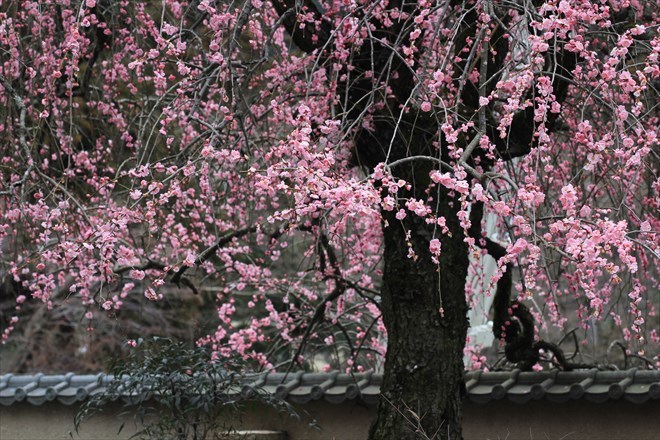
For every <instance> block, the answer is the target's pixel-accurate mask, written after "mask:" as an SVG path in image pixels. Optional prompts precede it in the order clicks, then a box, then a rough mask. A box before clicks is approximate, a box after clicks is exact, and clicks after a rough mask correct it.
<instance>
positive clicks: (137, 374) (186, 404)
mask: <svg viewBox="0 0 660 440" xmlns="http://www.w3.org/2000/svg"><path fill="white" fill-rule="evenodd" d="M137 344H138V345H137V347H136V349H135V350H133V351H132V353H131V354H130V356H129V359H128V360H125V359H122V360H118V361H115V363H114V365H113V366H112V368H111V375H112V376H114V379H112V380H111V381H109V382H108V383H107V384H105V391H103V392H102V393H99V394H95V395H93V396H91V397H90V398H89V399H88V401H87V402H85V403H84V404H83V405H82V406H81V408H80V409H79V411H78V413H77V414H76V416H75V420H74V424H75V428H76V432H78V431H79V428H80V426H81V424H82V423H83V422H84V421H85V420H87V419H88V418H90V417H91V416H93V415H94V414H96V413H98V412H101V411H102V410H103V408H104V407H106V406H107V405H108V404H110V403H112V402H114V401H117V400H118V399H123V401H124V402H125V403H124V411H123V412H122V415H123V416H126V415H132V416H133V419H134V421H135V424H136V426H137V427H138V429H139V430H138V432H137V433H136V434H135V435H134V436H132V437H131V438H148V439H195V440H197V439H200V440H201V439H215V438H221V435H222V433H223V432H227V431H231V430H232V423H233V422H235V421H237V420H240V416H241V414H242V413H243V411H244V410H245V406H246V405H247V404H255V403H256V404H263V405H267V406H269V407H272V408H275V409H277V410H279V411H281V412H285V413H287V414H288V415H289V416H293V417H296V418H298V417H299V416H298V414H297V413H296V412H295V410H294V409H293V407H292V406H291V405H289V404H288V403H287V402H285V401H283V400H280V399H277V398H276V397H275V396H273V395H271V394H269V393H267V392H265V391H264V390H261V389H258V388H257V389H254V390H253V391H254V392H250V393H249V394H250V396H249V397H247V398H246V397H245V396H243V395H242V394H241V389H242V387H243V385H244V384H245V383H246V382H249V378H248V377H247V375H246V374H245V373H244V371H245V370H246V369H247V365H246V363H245V361H243V360H242V359H241V358H238V357H236V358H228V359H222V361H218V360H214V359H212V357H211V352H210V350H208V349H207V348H206V347H195V348H187V347H186V346H185V345H184V344H183V343H177V342H173V341H172V340H170V339H166V338H157V337H155V338H152V339H149V340H142V339H140V340H138V341H137ZM123 427H124V424H122V425H121V427H120V428H119V431H120V432H121V430H122V429H123Z"/></svg>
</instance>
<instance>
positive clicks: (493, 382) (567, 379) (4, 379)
mask: <svg viewBox="0 0 660 440" xmlns="http://www.w3.org/2000/svg"><path fill="white" fill-rule="evenodd" d="M111 379H112V378H111V377H110V376H108V375H105V374H95V375H76V374H73V373H68V374H64V375H44V374H35V375H13V374H6V375H3V376H0V404H2V405H12V404H15V403H18V402H28V403H30V404H32V405H41V404H43V403H45V402H49V401H54V400H57V401H59V402H61V403H64V404H66V405H71V404H73V403H76V402H81V401H83V400H85V399H87V398H88V397H89V396H90V395H94V394H97V393H101V392H103V391H104V390H105V386H106V384H107V383H108V382H109V381H110V380H111ZM381 383H382V374H377V373H373V372H371V371H369V372H366V373H359V374H355V375H348V374H343V373H339V372H337V371H334V372H329V373H303V372H296V373H290V374H285V373H265V374H259V375H255V376H253V377H251V378H250V379H248V380H247V381H246V383H245V385H244V386H243V387H242V388H240V389H235V390H234V393H235V394H240V395H242V396H243V397H245V398H249V397H250V396H254V395H255V393H256V392H257V390H263V391H266V392H269V393H272V394H274V395H276V396H277V397H280V398H286V399H288V400H290V401H292V402H294V403H307V402H309V401H313V400H320V399H324V400H326V401H328V402H331V403H342V402H344V401H346V400H355V399H360V400H362V401H363V402H365V403H367V404H375V403H376V402H377V401H378V395H379V392H380V384H381ZM465 387H466V390H467V395H468V399H469V400H470V401H472V402H476V403H487V402H490V401H494V400H495V401H497V400H503V399H507V400H510V401H512V402H516V403H526V402H529V401H531V400H540V399H547V400H549V401H554V402H566V401H569V400H578V399H586V400H588V401H592V402H605V401H609V400H618V399H625V400H628V401H631V402H634V403H643V402H645V401H647V400H649V399H654V400H657V399H660V371H658V370H637V369H631V370H626V371H598V370H595V369H593V370H578V371H572V372H561V371H542V372H521V371H520V370H513V371H504V372H483V371H470V372H468V373H466V377H465ZM118 397H119V396H118ZM135 397H136V396H134V395H133V396H130V395H128V393H124V394H123V395H121V398H123V399H124V400H126V401H128V400H131V399H135Z"/></svg>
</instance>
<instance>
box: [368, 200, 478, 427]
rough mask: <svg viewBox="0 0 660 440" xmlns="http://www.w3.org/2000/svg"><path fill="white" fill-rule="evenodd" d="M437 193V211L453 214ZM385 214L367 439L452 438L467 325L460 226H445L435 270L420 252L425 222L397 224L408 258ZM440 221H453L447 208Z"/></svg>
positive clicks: (426, 235) (427, 234) (427, 229)
mask: <svg viewBox="0 0 660 440" xmlns="http://www.w3.org/2000/svg"><path fill="white" fill-rule="evenodd" d="M444 196H445V197H443V200H441V202H440V204H439V205H440V211H442V212H448V211H449V212H452V211H454V210H455V207H450V206H449V199H448V198H447V197H446V195H444ZM385 218H386V220H387V222H388V223H389V225H387V226H385V227H384V229H383V232H384V239H385V254H384V261H385V271H384V274H383V277H384V279H383V290H382V304H381V307H382V311H383V319H384V321H385V325H386V327H387V331H388V348H387V357H386V363H385V374H384V379H383V384H382V385H381V390H382V395H383V399H382V400H381V403H380V405H379V407H378V417H377V419H376V421H375V422H374V424H373V426H372V429H371V432H370V438H372V439H397V440H398V439H420V438H422V439H423V438H427V437H428V438H433V439H436V438H437V439H450V438H451V439H460V438H461V405H462V396H463V389H464V385H463V369H464V366H463V347H464V346H465V337H466V333H467V328H468V322H467V318H466V313H467V303H466V301H465V292H464V288H465V277H466V275H467V266H468V254H467V248H466V246H465V244H464V243H463V237H462V234H461V233H460V228H458V225H457V224H452V225H451V229H452V230H453V231H452V232H453V237H448V236H444V237H443V240H442V246H443V258H442V259H441V260H440V267H439V268H438V266H437V265H436V264H434V263H433V262H432V261H431V255H430V253H429V251H428V243H429V240H430V238H431V234H432V232H433V228H432V226H429V225H426V224H425V223H424V221H423V220H422V219H420V218H410V219H406V220H407V221H404V222H403V223H404V225H405V229H406V230H409V231H410V232H411V235H410V238H409V243H410V244H411V245H412V246H413V249H415V252H416V254H417V256H418V259H416V260H415V259H412V258H408V256H407V252H408V245H407V243H406V241H407V240H406V232H405V230H404V227H403V225H401V222H399V221H398V220H396V219H394V216H393V215H392V213H386V214H385ZM447 218H448V220H449V219H450V218H454V219H455V216H454V215H453V212H452V214H449V215H448V216H447ZM452 223H456V222H455V221H454V222H452ZM438 283H440V292H439V290H438ZM439 293H441V295H440V294H439ZM441 298H442V304H441V303H440V301H441ZM440 307H442V309H443V311H444V313H443V314H442V315H441V313H440Z"/></svg>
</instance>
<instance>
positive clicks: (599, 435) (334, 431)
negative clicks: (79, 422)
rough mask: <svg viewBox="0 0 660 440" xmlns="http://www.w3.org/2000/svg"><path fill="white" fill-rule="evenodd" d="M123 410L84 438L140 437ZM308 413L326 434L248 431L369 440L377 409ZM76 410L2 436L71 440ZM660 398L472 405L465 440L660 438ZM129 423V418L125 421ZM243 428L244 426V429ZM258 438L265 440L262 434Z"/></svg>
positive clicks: (13, 409)
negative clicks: (636, 401) (637, 401)
mask: <svg viewBox="0 0 660 440" xmlns="http://www.w3.org/2000/svg"><path fill="white" fill-rule="evenodd" d="M119 410H120V407H119V406H116V407H110V408H108V411H107V412H106V413H104V414H101V415H98V416H96V417H94V418H93V419H91V420H89V421H87V422H86V423H85V424H84V425H83V426H82V429H81V431H80V436H76V434H75V432H74V433H73V438H74V439H75V438H82V439H89V440H92V439H124V438H128V437H130V436H131V434H133V433H134V432H135V426H134V425H133V423H132V421H130V419H129V420H128V421H127V423H126V425H125V427H124V429H123V430H122V432H121V433H120V434H119V435H117V430H118V429H119V426H120V425H121V421H120V420H119V419H118V418H117V414H118V412H119ZM299 410H300V412H301V414H303V413H304V412H306V413H308V414H309V415H310V416H311V417H313V418H315V419H316V420H317V422H318V426H319V427H320V429H311V428H309V427H308V425H307V422H309V420H310V418H309V417H308V418H305V417H304V418H303V421H300V422H299V421H296V420H294V419H290V418H288V417H287V416H286V415H280V414H277V413H276V412H274V411H272V410H270V409H266V408H263V407H261V406H259V407H253V408H252V409H251V410H250V411H249V412H248V413H247V414H246V415H244V416H243V423H242V424H241V425H240V428H241V429H262V430H265V429H270V430H283V431H286V432H287V433H288V438H289V439H291V440H303V439H304V440H315V439H318V440H320V439H342V440H354V439H355V440H359V439H364V438H366V435H367V431H368V429H369V423H370V422H371V420H372V418H373V416H374V414H375V410H374V409H373V408H368V407H365V406H363V405H360V404H358V403H356V402H345V403H343V404H341V405H335V404H330V403H326V402H312V403H309V404H306V405H303V406H299ZM74 413H75V407H73V406H65V405H62V404H59V403H53V402H51V403H46V404H44V405H42V406H33V405H29V404H24V403H18V404H13V405H11V406H8V407H0V439H2V440H34V439H44V440H46V439H53V440H54V439H62V440H64V439H71V438H72V437H70V435H69V432H73V416H74ZM658 414H660V401H658V400H650V401H647V402H646V403H644V404H642V405H638V404H633V403H630V402H627V401H610V402H606V403H591V402H586V401H571V402H566V403H552V402H548V401H535V402H529V403H527V404H524V405H519V404H516V403H511V402H508V401H506V400H503V401H498V402H491V403H489V404H485V405H478V404H473V403H468V404H466V406H465V415H464V418H465V423H464V436H465V440H485V439H507V440H516V439H520V440H534V439H542V440H545V439H564V440H577V439H581V440H582V439H584V440H589V439H594V440H595V439H599V440H600V439H626V440H628V439H636V440H656V439H658V432H660V418H659V417H658ZM124 420H126V419H124ZM237 426H238V424H237ZM257 438H258V437H257Z"/></svg>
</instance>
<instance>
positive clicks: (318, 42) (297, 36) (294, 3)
mask: <svg viewBox="0 0 660 440" xmlns="http://www.w3.org/2000/svg"><path fill="white" fill-rule="evenodd" d="M272 3H273V7H274V8H275V10H276V11H277V13H278V14H279V15H280V17H282V24H283V25H284V28H285V29H286V30H287V32H288V33H289V35H291V38H292V39H293V42H294V43H295V44H296V46H298V47H299V48H300V50H302V51H303V52H307V53H310V52H313V51H314V50H316V49H318V48H320V47H323V46H324V45H325V43H327V42H328V40H329V39H330V35H331V34H332V30H333V29H332V25H331V24H330V23H329V22H328V21H327V20H324V19H323V14H322V13H321V11H319V10H318V8H317V7H316V5H315V4H314V2H313V1H311V0H272ZM299 14H300V15H302V14H311V15H312V18H313V20H312V21H308V20H305V21H302V22H301V21H299V20H298V18H299V16H300V15H299Z"/></svg>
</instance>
